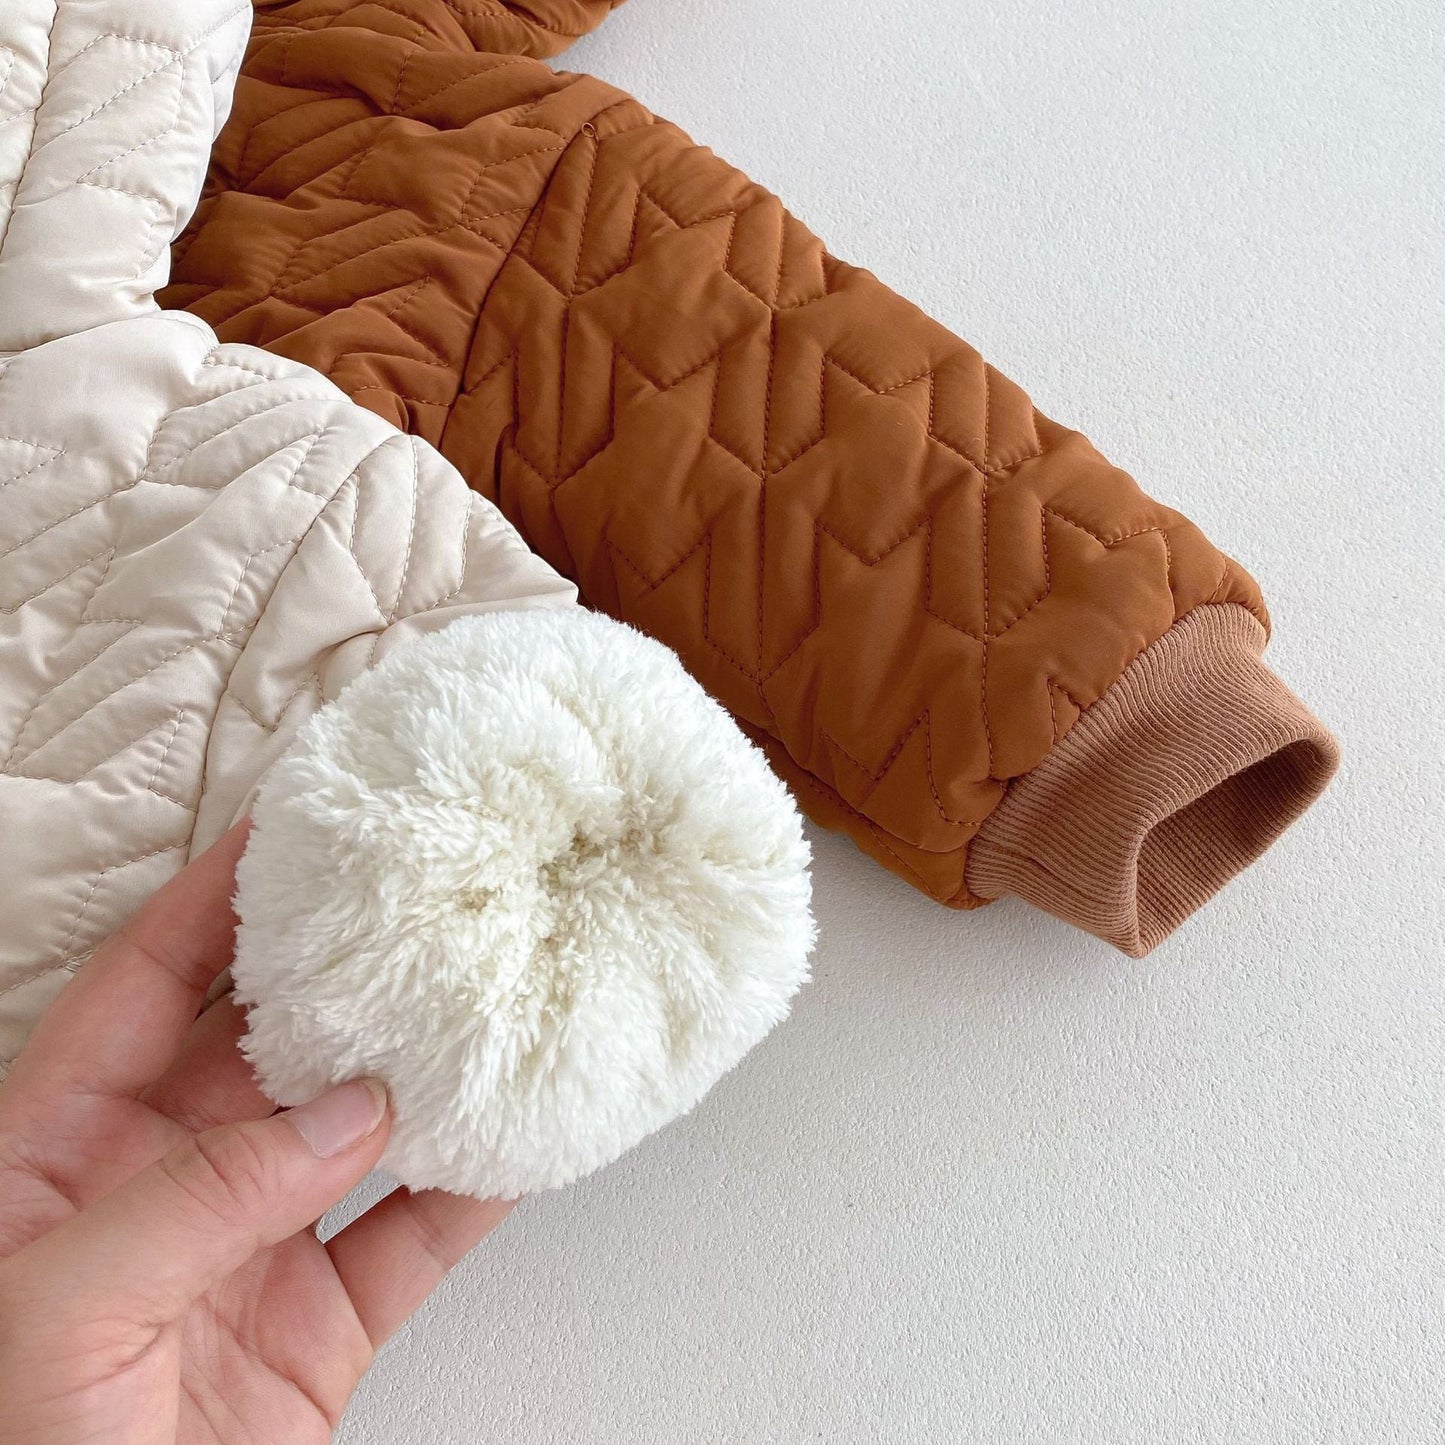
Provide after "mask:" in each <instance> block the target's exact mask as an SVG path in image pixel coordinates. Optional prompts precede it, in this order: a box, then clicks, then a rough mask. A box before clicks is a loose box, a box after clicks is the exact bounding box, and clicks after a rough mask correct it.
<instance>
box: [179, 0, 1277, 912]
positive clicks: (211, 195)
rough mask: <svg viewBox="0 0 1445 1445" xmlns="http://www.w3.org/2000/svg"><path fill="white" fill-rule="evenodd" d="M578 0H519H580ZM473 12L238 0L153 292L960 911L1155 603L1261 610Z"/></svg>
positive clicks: (878, 313)
mask: <svg viewBox="0 0 1445 1445" xmlns="http://www.w3.org/2000/svg"><path fill="white" fill-rule="evenodd" d="M511 8H513V9H518V8H520V7H511ZM577 8H578V7H575V6H561V5H555V6H553V7H551V11H555V12H556V15H558V16H560V15H561V14H562V12H563V11H566V12H567V13H568V16H569V17H570V22H573V23H574V28H575V22H578V21H580V20H582V19H584V18H585V19H587V20H591V19H594V18H598V17H596V16H594V15H587V16H585V17H582V16H578V15H576V14H574V13H573V12H575V11H576V9H577ZM591 8H592V9H593V10H594V11H600V10H604V9H605V8H607V7H602V6H596V7H591ZM527 9H528V11H529V13H531V14H533V15H542V18H543V19H544V20H545V19H547V14H545V13H543V12H548V7H546V6H543V5H534V6H530V7H527ZM496 11H497V7H496V6H478V7H472V8H468V7H465V6H459V5H455V4H451V3H448V0H372V3H365V4H356V3H353V0H292V3H282V4H268V5H267V6H266V7H265V8H264V9H262V10H261V11H260V12H259V13H258V16H257V28H256V34H255V36H254V39H253V41H252V45H251V48H250V51H249V53H248V56H247V59H246V63H245V67H244V73H243V76H242V79H241V82H240V86H239V91H238V99H237V106H236V112H235V114H234V116H233V118H232V120H231V122H230V124H229V126H228V127H227V129H226V131H225V134H224V135H223V137H222V140H221V143H220V146H219V148H218V150H217V152H216V157H215V163H214V167H213V170H212V174H211V179H210V183H209V187H208V193H207V195H206V197H205V199H204V201H203V203H202V207H201V210H200V212H199V214H198V218H197V221H196V223H195V224H194V226H193V227H192V229H191V231H190V232H189V234H188V235H187V236H186V237H185V238H184V239H183V241H182V242H181V243H180V246H179V247H178V249H177V263H176V277H177V283H176V285H175V286H174V287H173V289H172V290H171V292H170V293H169V295H170V299H171V302H172V304H175V305H184V306H187V307H189V308H190V309H191V310H193V311H194V312H195V313H196V314H198V315H199V316H201V317H203V318H204V319H205V320H206V321H207V322H208V323H210V324H211V325H213V326H214V327H215V328H216V330H217V332H218V334H220V335H221V336H222V337H225V338H227V339H229V340H232V341H244V342H248V343H252V344H255V345H258V346H263V347H265V348H267V349H269V350H271V351H274V352H276V353H278V354H280V355H283V356H287V357H292V358H296V359H299V360H304V361H305V362H307V363H309V364H311V365H314V366H316V367H318V368H320V369H321V370H323V371H324V372H326V373H327V374H328V375H330V376H331V377H332V379H333V380H335V381H336V382H337V384H338V385H339V386H341V387H342V388H343V389H344V390H345V391H347V392H348V393H349V394H350V395H351V396H353V397H355V398H356V399H357V400H358V401H360V402H362V403H363V404H364V405H366V406H368V407H370V408H371V409H373V410H375V411H376V412H378V413H379V414H380V415H381V416H383V417H385V418H387V419H388V420H390V421H393V422H395V423H396V424H397V425H398V426H401V427H404V428H405V429H407V430H408V431H410V432H412V433H414V434H415V435H418V436H422V437H425V438H426V439H428V440H429V441H432V442H433V443H435V444H436V445H437V446H438V447H439V448H440V449H441V451H442V452H443V453H444V454H445V455H446V456H447V457H448V458H450V459H451V460H452V461H453V462H454V463H455V464H456V465H457V466H458V468H459V469H460V470H461V471H462V473H463V474H464V475H465V477H466V478H467V480H468V481H469V483H470V484H471V485H472V486H473V487H474V488H476V489H477V490H478V491H479V492H480V493H481V494H482V495H484V496H486V497H488V498H490V499H492V500H494V501H495V502H496V503H497V504H498V506H499V507H500V508H501V509H502V511H503V512H504V513H505V514H506V515H507V516H508V518H510V519H511V520H512V521H513V522H514V523H515V525H516V526H517V527H518V528H519V530H520V531H521V532H522V534H523V535H524V537H525V538H526V539H527V541H528V542H529V543H530V544H531V545H532V546H533V547H535V548H536V549H537V551H538V552H539V553H540V554H541V555H542V556H543V557H545V558H546V559H547V560H548V561H549V562H551V563H552V564H553V565H554V566H555V567H557V568H558V569H559V570H560V571H562V572H563V573H565V574H566V575H568V576H569V577H572V578H575V579H576V581H577V582H578V584H579V587H580V590H581V592H582V594H583V596H584V598H585V599H586V600H587V601H588V602H590V603H591V604H592V605H594V606H596V607H598V608H601V609H604V610H606V611H608V612H610V613H613V614H615V615H616V616H618V617H621V618H623V619H625V620H627V621H630V622H632V623H634V624H636V625H637V626H639V627H641V628H642V629H644V630H646V631H648V632H650V633H652V634H653V635H654V636H656V637H659V638H661V639H662V640H663V641H665V642H667V643H668V644H670V645H671V646H672V647H674V648H675V649H676V650H677V651H678V652H679V653H680V655H681V656H682V657H683V659H684V661H685V662H686V663H687V665H688V666H689V667H690V669H691V670H692V671H693V672H694V673H695V675H696V676H697V677H698V678H700V679H701V680H702V682H703V683H704V684H705V685H706V686H707V687H708V688H709V689H710V690H711V691H712V692H713V693H714V694H715V695H716V696H717V697H718V698H719V699H721V700H722V701H723V702H724V703H725V704H726V705H727V707H728V708H729V709H731V711H732V712H733V713H734V715H735V716H736V717H737V718H738V719H739V720H740V721H741V722H742V723H743V724H744V725H745V726H746V727H747V728H748V729H749V730H750V731H751V732H752V733H753V735H754V736H756V737H757V738H759V739H760V740H761V741H762V742H763V743H764V745H765V746H766V748H767V749H768V752H769V755H770V757H771V758H772V760H773V762H774V764H775V766H776V767H777V768H778V769H779V771H780V772H781V773H782V774H783V776H784V777H786V778H787V779H788V780H789V782H790V783H791V784H792V785H793V786H794V787H795V789H796V791H797V793H798V796H799V798H800V800H801V801H802V803H803V804H804V805H805V807H807V808H808V809H809V811H811V812H812V813H813V814H814V816H816V817H817V818H819V819H820V820H822V821H823V822H825V823H828V824H830V825H834V826H838V827H841V828H843V829H845V830H847V831H848V832H849V833H850V834H851V835H852V836H853V837H854V838H855V839H856V840H857V841H858V842H859V843H860V844H861V845H862V846H863V847H864V848H865V849H867V850H868V851H869V852H870V853H872V854H873V855H874V856H875V857H877V858H879V859H880V860H881V861H882V862H883V863H884V864H885V865H886V866H888V867H890V868H892V869H894V870H895V871H896V872H898V873H900V874H901V875H903V876H904V877H906V878H908V879H909V880H910V881H912V882H913V883H915V884H916V885H917V886H918V887H920V888H922V889H923V890H925V891H926V892H927V893H929V894H930V895H932V896H933V897H935V898H937V899H940V900H942V901H944V902H947V903H950V904H954V905H959V906H970V905H972V904H975V903H977V902H979V901H981V900H980V899H979V898H978V897H976V896H975V895H974V894H973V893H972V892H971V891H970V889H969V887H968V885H967V881H966V869H967V863H968V851H969V846H970V842H971V840H972V839H973V838H974V837H975V835H976V833H977V832H978V830H979V828H980V827H981V826H982V824H983V823H984V822H985V820H986V819H987V818H988V817H989V815H990V814H991V813H992V812H993V811H994V810H995V808H996V807H997V806H998V805H999V803H1000V802H1001V800H1002V799H1003V798H1004V796H1005V793H1006V790H1007V788H1008V785H1009V784H1010V782H1011V781H1012V780H1014V779H1018V778H1020V777H1022V776H1024V775H1026V774H1028V773H1030V772H1031V770H1033V769H1035V768H1036V767H1037V766H1038V765H1039V764H1040V763H1041V762H1042V761H1043V760H1044V759H1045V758H1047V757H1048V756H1049V754H1050V753H1051V751H1052V750H1053V749H1054V747H1055V745H1056V744H1057V743H1058V742H1059V741H1060V739H1061V738H1063V737H1064V736H1065V735H1066V734H1067V733H1068V732H1069V730H1070V729H1071V728H1072V727H1073V725H1074V724H1075V722H1076V721H1077V719H1078V718H1079V716H1080V713H1081V711H1082V710H1084V709H1086V708H1088V707H1089V706H1090V704H1092V703H1093V702H1095V701H1096V700H1097V699H1098V698H1100V697H1101V696H1102V695H1103V694H1104V693H1105V692H1106V691H1107V690H1108V689H1109V687H1110V686H1111V685H1112V684H1113V683H1114V682H1115V681H1116V680H1117V679H1118V678H1119V677H1120V676H1121V675H1122V674H1123V673H1124V671H1125V670H1126V669H1127V668H1128V667H1129V665H1130V664H1131V662H1133V661H1134V660H1135V659H1136V658H1137V657H1138V656H1139V655H1140V654H1141V653H1142V652H1143V651H1144V650H1145V649H1146V648H1148V647H1149V645H1150V644H1151V643H1153V642H1155V641H1156V640H1157V639H1159V638H1160V637H1161V636H1163V635H1164V633H1166V632H1167V631H1168V630H1169V629H1170V628H1171V626H1172V625H1173V624H1174V623H1175V622H1176V621H1177V620H1178V619H1180V618H1182V617H1184V616H1185V615H1186V614H1188V613H1190V612H1191V611H1192V610H1193V609H1195V608H1197V607H1199V606H1201V605H1202V604H1205V603H1237V604H1240V605H1242V606H1243V607H1245V608H1247V609H1248V610H1249V611H1250V612H1252V613H1254V614H1255V616H1257V617H1258V618H1259V619H1260V620H1261V621H1264V620H1265V613H1264V607H1263V603H1262V601H1261V599H1260V596H1259V593H1258V590H1257V588H1256V586H1255V584H1254V583H1253V581H1252V580H1251V579H1250V578H1249V577H1248V576H1247V575H1246V574H1245V573H1244V572H1243V571H1242V570H1241V569H1240V568H1239V567H1238V566H1237V565H1235V564H1234V563H1233V562H1231V561H1230V560H1229V559H1228V558H1227V557H1226V556H1225V555H1223V554H1222V553H1221V552H1220V551H1219V550H1218V549H1217V548H1216V547H1214V546H1213V545H1212V544H1211V543H1210V542H1209V541H1208V540H1207V539H1206V538H1205V537H1204V536H1203V535H1202V533H1201V532H1200V531H1199V530H1198V529H1197V528H1196V527H1195V526H1194V525H1193V524H1191V523H1190V522H1189V521H1188V520H1186V519H1185V518H1184V517H1183V516H1181V515H1180V514H1179V513H1177V512H1175V511H1173V510H1171V509H1170V508H1168V507H1166V506H1163V505H1161V504H1159V503H1157V502H1155V501H1153V500H1151V499H1150V498H1149V497H1148V496H1146V495H1145V494H1144V493H1143V492H1142V491H1141V490H1140V488H1139V487H1138V486H1137V485H1136V484H1135V482H1134V481H1133V480H1132V479H1131V478H1130V477H1129V476H1128V475H1126V474H1125V473H1124V472H1122V471H1120V470H1118V469H1117V468H1115V467H1112V466H1111V465H1109V463H1108V462H1106V461H1105V460H1104V459H1103V458H1102V457H1101V456H1100V455H1099V454H1098V452H1097V451H1095V449H1094V448H1093V447H1092V446H1091V445H1090V444H1089V443H1088V442H1087V441H1086V440H1085V439H1084V438H1083V437H1082V436H1080V435H1079V434H1078V433H1077V432H1074V431H1071V430H1069V429H1068V428H1067V427H1064V426H1062V425H1059V424H1058V423H1055V422H1053V421H1051V420H1049V419H1047V418H1046V417H1043V416H1041V415H1040V414H1039V412H1038V411H1037V410H1036V409H1035V408H1034V407H1033V405H1032V404H1031V403H1030V401H1029V399H1028V397H1027V396H1026V395H1025V393H1024V392H1023V391H1022V390H1021V389H1020V388H1019V387H1018V386H1016V385H1015V384H1014V383H1012V382H1011V381H1009V380H1007V379H1006V378H1005V377H1003V376H1002V375H1000V374H999V373H998V372H997V371H995V370H994V369H993V368H992V367H990V366H988V365H987V364H986V363H985V362H984V360H983V359H982V358H981V357H980V356H979V354H978V353H977V352H976V351H975V350H973V349H972V348H971V347H969V346H968V345H967V344H966V343H965V342H963V341H962V340H960V339H959V338H957V337H956V336H954V335H952V334H950V333H949V332H948V331H947V330H946V329H944V328H943V327H941V326H939V325H938V324H936V323H935V322H933V321H932V320H930V319H929V318H928V317H926V316H925V315H923V314H922V313H921V312H920V311H918V310H917V309H916V308H915V307H913V306H912V305H910V304H909V303H908V302H906V301H904V300H902V299H901V298H899V297H898V296H896V295H895V294H893V293H892V292H890V291H889V290H888V289H887V288H886V287H884V286H883V285H881V284H880V283H879V282H878V281H877V280H876V279H875V278H874V277H873V276H871V275H870V274H869V273H868V272H866V271H863V270H859V269H857V268H856V267H854V266H851V265H848V264H847V263H845V262H843V261H840V260H838V259H837V258H835V257H833V256H831V255H830V254H829V253H828V252H827V251H826V249H825V248H824V246H823V245H822V243H821V242H820V241H819V240H818V239H817V238H816V237H814V236H813V235H812V234H811V233H810V232H809V231H808V230H807V229H806V228H805V227H804V226H802V225H801V224H800V223H799V222H798V221H797V220H795V219H794V218H793V217H792V216H790V215H789V214H788V213H787V211H786V210H785V209H784V208H783V206H782V205H781V203H780V202H779V201H778V200H777V199H776V198H775V197H773V196H772V195H770V194H769V193H768V192H766V191H765V190H763V189H762V188H760V187H758V186H756V185H754V184H752V183H751V182H750V181H748V180H747V178H746V177H744V176H742V175H741V174H739V173H738V172H737V171H736V170H734V169H732V168H731V167H730V166H728V165H727V164H726V163H725V162H723V161H722V160H720V159H718V158H717V157H716V156H715V155H713V154H712V153H711V152H710V151H708V150H706V149H703V148H701V147H699V146H697V145H695V144H693V143H692V141H690V140H689V138H688V137H687V136H686V135H684V134H683V133H682V132H681V131H680V130H678V129H677V128H676V127H674V126H672V125H670V124H668V123H667V122H665V121H662V120H660V119H658V118H657V117H655V116H653V115H652V114H651V113H650V112H649V111H648V110H647V109H646V108H645V107H644V106H643V105H641V104H640V103H638V102H637V101H635V100H633V99H631V98H629V97H628V96H626V95H624V94H622V93H621V92H619V91H617V90H614V89H612V88H611V87H609V86H607V85H605V84H603V83H602V82H600V81H597V80H595V79H592V78H589V77H586V76H579V75H569V74H558V73H555V72H554V71H552V70H551V69H550V68H548V67H547V66H545V65H543V64H541V63H539V62H538V61H536V60H534V59H531V58H529V53H535V52H536V50H537V48H538V38H537V35H536V34H535V33H529V34H527V35H524V36H521V37H520V38H509V37H507V36H503V35H501V34H499V30H498V20H499V16H498V14H497V13H496ZM509 18H516V17H515V16H512V17H509ZM559 28H567V27H566V25H563V24H561V23H560V22H559ZM546 33H548V34H552V33H553V32H551V31H548V32H546ZM499 45H504V46H506V47H507V48H508V50H509V53H497V52H496V50H495V47H497V46H499Z"/></svg>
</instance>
